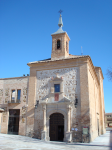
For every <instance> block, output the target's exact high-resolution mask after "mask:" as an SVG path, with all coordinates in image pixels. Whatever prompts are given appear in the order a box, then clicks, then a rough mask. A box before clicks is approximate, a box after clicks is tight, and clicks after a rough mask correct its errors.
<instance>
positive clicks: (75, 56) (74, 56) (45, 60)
mask: <svg viewBox="0 0 112 150" xmlns="http://www.w3.org/2000/svg"><path fill="white" fill-rule="evenodd" d="M84 57H89V55H71V54H69V56H68V57H66V58H59V59H56V60H51V58H48V59H44V60H39V61H34V62H29V63H28V64H27V65H29V64H36V63H41V62H51V61H58V60H67V59H74V58H84Z"/></svg>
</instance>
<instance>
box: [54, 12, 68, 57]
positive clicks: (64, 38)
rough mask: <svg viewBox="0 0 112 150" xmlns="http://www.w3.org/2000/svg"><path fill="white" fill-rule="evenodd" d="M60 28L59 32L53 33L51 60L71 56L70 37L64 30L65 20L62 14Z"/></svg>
mask: <svg viewBox="0 0 112 150" xmlns="http://www.w3.org/2000/svg"><path fill="white" fill-rule="evenodd" d="M58 26H59V29H58V31H57V32H55V33H53V34H51V36H52V54H51V60H57V59H64V58H67V57H69V41H70V38H69V36H68V34H67V32H65V31H63V30H62V26H63V22H62V15H61V14H60V17H59V22H58Z"/></svg>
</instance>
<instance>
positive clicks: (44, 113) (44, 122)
mask: <svg viewBox="0 0 112 150" xmlns="http://www.w3.org/2000/svg"><path fill="white" fill-rule="evenodd" d="M42 109H43V131H42V132H41V140H44V141H47V138H46V137H47V134H46V104H45V105H43V108H42Z"/></svg>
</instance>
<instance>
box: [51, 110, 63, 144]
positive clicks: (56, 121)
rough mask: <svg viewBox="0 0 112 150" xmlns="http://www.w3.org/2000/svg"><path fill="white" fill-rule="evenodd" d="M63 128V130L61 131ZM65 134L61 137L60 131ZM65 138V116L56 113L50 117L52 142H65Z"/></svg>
mask: <svg viewBox="0 0 112 150" xmlns="http://www.w3.org/2000/svg"><path fill="white" fill-rule="evenodd" d="M60 127H61V129H60ZM60 130H61V132H63V133H62V135H63V136H62V135H61V136H60V132H59V131H60ZM63 138H64V116H63V115H62V114H60V113H54V114H52V115H51V116H50V140H51V141H63Z"/></svg>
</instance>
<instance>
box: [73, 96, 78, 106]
mask: <svg viewBox="0 0 112 150" xmlns="http://www.w3.org/2000/svg"><path fill="white" fill-rule="evenodd" d="M77 104H78V99H77V98H76V99H75V102H74V105H75V108H77Z"/></svg>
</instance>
